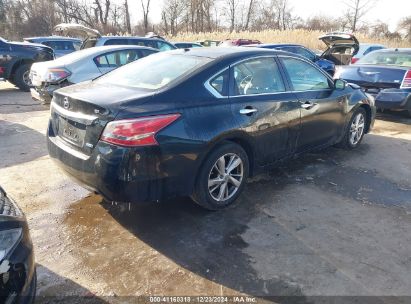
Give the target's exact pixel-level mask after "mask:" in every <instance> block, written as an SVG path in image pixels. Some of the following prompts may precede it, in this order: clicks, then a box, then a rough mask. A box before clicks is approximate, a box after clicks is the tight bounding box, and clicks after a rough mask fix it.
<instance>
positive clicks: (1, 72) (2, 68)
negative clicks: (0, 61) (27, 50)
mask: <svg viewBox="0 0 411 304" xmlns="http://www.w3.org/2000/svg"><path fill="white" fill-rule="evenodd" d="M5 72H6V68H4V67H0V75H1V74H4V73H5Z"/></svg>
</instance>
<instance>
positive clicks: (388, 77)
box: [336, 49, 411, 117]
mask: <svg viewBox="0 0 411 304" xmlns="http://www.w3.org/2000/svg"><path fill="white" fill-rule="evenodd" d="M336 77H339V78H342V79H345V80H347V81H348V82H350V83H355V84H357V85H359V86H360V87H361V88H363V89H364V91H365V92H367V93H369V94H371V95H373V96H374V97H375V104H376V106H377V108H379V109H381V110H384V109H387V110H395V111H407V112H408V114H409V116H410V117H411V49H383V50H378V51H374V52H372V53H369V54H368V55H366V56H364V57H362V58H361V59H359V60H358V61H357V62H356V63H355V64H353V65H349V66H344V67H339V68H338V70H337V73H336Z"/></svg>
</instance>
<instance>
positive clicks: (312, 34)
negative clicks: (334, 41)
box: [167, 30, 411, 50]
mask: <svg viewBox="0 0 411 304" xmlns="http://www.w3.org/2000/svg"><path fill="white" fill-rule="evenodd" d="M323 34H324V32H320V31H309V30H287V31H280V30H267V31H261V32H249V31H245V32H239V33H229V32H213V33H199V34H192V33H182V34H179V35H177V36H176V37H167V38H168V39H169V40H172V41H198V40H204V39H210V40H225V39H228V38H231V39H234V38H246V39H257V40H260V41H261V42H264V43H297V44H302V45H305V46H307V47H309V48H312V49H320V50H321V49H324V44H323V43H322V42H321V41H320V40H318V37H319V36H321V35H323ZM356 36H357V38H358V40H359V41H360V42H362V43H367V42H368V43H370V42H372V43H380V44H384V45H386V46H388V47H411V44H410V43H409V42H407V41H406V40H389V39H379V38H370V37H367V36H364V35H362V34H358V35H356Z"/></svg>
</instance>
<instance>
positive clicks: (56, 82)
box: [30, 45, 158, 104]
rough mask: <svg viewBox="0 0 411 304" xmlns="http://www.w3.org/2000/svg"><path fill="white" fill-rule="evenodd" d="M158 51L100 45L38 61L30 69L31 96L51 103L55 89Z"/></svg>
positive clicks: (147, 48) (84, 79)
mask: <svg viewBox="0 0 411 304" xmlns="http://www.w3.org/2000/svg"><path fill="white" fill-rule="evenodd" d="M157 52H158V50H156V49H152V48H149V47H141V46H133V45H113V46H100V47H94V48H89V49H84V50H81V51H78V52H74V53H71V54H69V55H66V56H63V57H60V58H58V59H56V60H52V61H46V62H39V63H34V64H33V65H32V66H31V70H30V80H31V84H32V88H31V96H32V98H33V99H35V100H38V101H40V102H41V103H44V104H46V103H50V101H51V99H52V97H53V92H54V91H55V90H57V89H59V88H62V87H66V86H69V85H72V84H75V83H79V82H82V81H87V80H92V79H94V78H96V77H99V76H101V75H103V74H105V73H107V72H110V71H112V70H114V69H116V68H118V67H120V66H122V65H125V64H127V63H129V62H132V61H135V60H137V59H140V58H143V57H146V56H148V55H150V54H153V53H157Z"/></svg>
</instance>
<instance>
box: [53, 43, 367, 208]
mask: <svg viewBox="0 0 411 304" xmlns="http://www.w3.org/2000/svg"><path fill="white" fill-rule="evenodd" d="M355 87H357V86H355ZM374 117H375V107H374V104H373V98H372V97H370V98H369V97H368V96H367V95H366V94H365V93H363V92H362V91H361V90H360V89H358V88H354V87H351V86H350V85H347V83H346V82H345V81H342V80H336V81H333V80H332V78H331V77H330V76H329V75H328V74H327V73H326V72H324V71H323V70H322V69H320V68H319V67H318V66H316V65H314V64H313V63H311V62H310V61H308V60H305V59H304V58H302V57H301V56H297V55H293V54H290V53H287V52H281V51H274V50H267V49H257V48H240V47H237V48H193V49H181V50H175V51H170V52H164V53H157V54H153V55H150V56H148V57H145V58H143V59H140V60H138V61H136V62H133V63H130V64H128V65H125V66H123V67H120V68H118V69H116V70H114V71H113V72H110V73H108V74H106V75H104V76H102V77H100V78H98V79H96V80H93V81H91V82H87V83H81V84H77V85H73V86H70V87H66V88H63V89H60V90H58V91H56V92H55V93H54V98H53V100H52V103H51V117H50V121H49V127H48V133H47V142H48V151H49V154H50V156H51V157H52V158H53V159H54V160H55V161H57V163H58V164H59V165H61V166H62V168H63V169H64V170H66V172H68V173H69V174H70V175H71V176H73V177H75V178H76V179H77V180H78V181H80V183H82V184H84V185H86V186H87V187H89V188H91V189H94V190H95V191H97V192H98V193H100V194H102V195H103V196H104V197H105V198H106V199H108V200H110V201H118V202H140V201H157V200H162V199H165V198H168V197H172V196H191V197H192V198H193V199H194V200H195V201H196V202H197V203H198V204H200V205H201V206H203V207H205V208H207V209H211V210H216V209H221V208H224V207H226V206H228V205H230V204H231V203H233V202H234V201H235V200H236V199H237V197H238V196H239V195H240V193H241V191H242V190H243V189H244V186H245V183H246V180H247V178H248V177H249V176H253V175H255V174H257V173H259V172H261V171H264V170H266V169H267V168H268V167H270V166H271V165H274V164H275V163H276V162H278V161H280V160H283V159H287V158H290V157H292V156H294V155H298V154H301V153H304V152H307V151H310V150H313V149H318V148H321V147H326V146H329V145H333V144H339V145H340V146H343V147H346V148H350V149H351V148H355V147H357V146H358V145H359V144H360V142H361V140H362V138H363V135H364V134H365V133H367V132H368V131H370V129H371V128H372V126H373V123H374Z"/></svg>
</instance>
